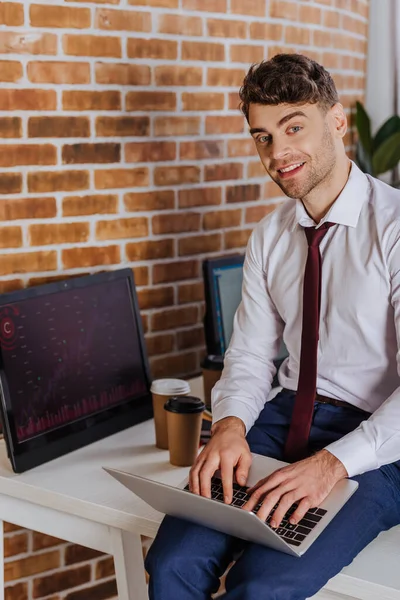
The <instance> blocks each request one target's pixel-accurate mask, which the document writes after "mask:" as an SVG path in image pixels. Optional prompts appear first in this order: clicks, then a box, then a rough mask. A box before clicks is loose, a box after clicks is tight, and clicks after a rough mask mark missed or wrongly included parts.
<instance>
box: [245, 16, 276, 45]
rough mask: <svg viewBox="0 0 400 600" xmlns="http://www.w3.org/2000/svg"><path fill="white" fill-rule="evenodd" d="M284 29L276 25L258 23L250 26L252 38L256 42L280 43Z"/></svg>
mask: <svg viewBox="0 0 400 600" xmlns="http://www.w3.org/2000/svg"><path fill="white" fill-rule="evenodd" d="M282 33H283V27H282V25H278V24H276V23H265V22H263V21H256V22H254V23H251V24H250V37H251V39H254V40H270V41H278V40H281V39H282Z"/></svg>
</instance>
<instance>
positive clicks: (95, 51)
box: [63, 33, 122, 58]
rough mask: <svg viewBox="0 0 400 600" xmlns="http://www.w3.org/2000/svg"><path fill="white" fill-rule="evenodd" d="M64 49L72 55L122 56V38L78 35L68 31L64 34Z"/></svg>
mask: <svg viewBox="0 0 400 600" xmlns="http://www.w3.org/2000/svg"><path fill="white" fill-rule="evenodd" d="M63 50H64V52H65V54H69V55H71V56H107V57H109V58H121V56H122V49H121V38H120V37H111V36H108V37H107V36H104V35H102V36H100V35H78V34H71V33H66V34H65V35H64V36H63Z"/></svg>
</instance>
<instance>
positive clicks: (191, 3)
mask: <svg viewBox="0 0 400 600" xmlns="http://www.w3.org/2000/svg"><path fill="white" fill-rule="evenodd" d="M182 1H183V5H182V8H183V9H184V10H206V11H207V12H218V13H226V12H227V8H228V7H227V0H182Z"/></svg>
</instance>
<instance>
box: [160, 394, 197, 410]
mask: <svg viewBox="0 0 400 600" xmlns="http://www.w3.org/2000/svg"><path fill="white" fill-rule="evenodd" d="M205 407H206V405H205V404H204V402H203V400H201V399H200V398H197V396H175V397H174V396H173V397H172V398H169V400H167V402H166V403H165V404H164V409H165V410H168V411H169V412H172V413H180V414H193V413H199V412H203V410H204V409H205Z"/></svg>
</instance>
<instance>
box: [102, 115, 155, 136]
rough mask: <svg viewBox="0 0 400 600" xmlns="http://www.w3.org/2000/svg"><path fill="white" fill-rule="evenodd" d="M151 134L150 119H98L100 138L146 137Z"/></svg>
mask: <svg viewBox="0 0 400 600" xmlns="http://www.w3.org/2000/svg"><path fill="white" fill-rule="evenodd" d="M149 133H150V119H149V117H145V116H143V117H125V116H124V117H97V118H96V135H97V136H99V137H114V136H118V137H119V136H121V137H123V136H133V137H138V136H146V135H149Z"/></svg>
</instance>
